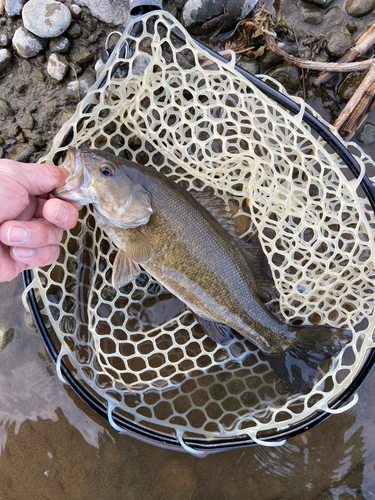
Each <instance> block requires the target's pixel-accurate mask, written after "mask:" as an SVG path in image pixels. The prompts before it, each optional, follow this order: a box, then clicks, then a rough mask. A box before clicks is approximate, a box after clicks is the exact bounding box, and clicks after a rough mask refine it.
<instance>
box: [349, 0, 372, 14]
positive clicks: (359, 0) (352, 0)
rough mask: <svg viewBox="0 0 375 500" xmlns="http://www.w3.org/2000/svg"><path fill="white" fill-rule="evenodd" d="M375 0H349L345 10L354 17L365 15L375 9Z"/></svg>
mask: <svg viewBox="0 0 375 500" xmlns="http://www.w3.org/2000/svg"><path fill="white" fill-rule="evenodd" d="M374 7H375V0H348V1H347V2H346V4H345V10H346V12H347V13H348V14H349V16H352V17H363V16H365V15H366V14H369V13H370V12H372V11H373V10H374Z"/></svg>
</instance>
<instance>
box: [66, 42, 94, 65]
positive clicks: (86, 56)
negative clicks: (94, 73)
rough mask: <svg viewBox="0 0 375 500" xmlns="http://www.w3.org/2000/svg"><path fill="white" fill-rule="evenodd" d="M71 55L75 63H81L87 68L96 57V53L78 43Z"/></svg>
mask: <svg viewBox="0 0 375 500" xmlns="http://www.w3.org/2000/svg"><path fill="white" fill-rule="evenodd" d="M69 56H70V60H71V61H72V62H73V63H76V64H79V65H80V66H81V67H82V68H86V67H87V66H88V65H89V64H90V63H92V62H93V61H94V59H95V53H94V52H93V51H92V50H90V49H88V48H87V47H86V45H81V44H77V45H76V46H75V47H74V48H73V50H72V51H71V52H70V55H69Z"/></svg>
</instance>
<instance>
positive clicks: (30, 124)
mask: <svg viewBox="0 0 375 500" xmlns="http://www.w3.org/2000/svg"><path fill="white" fill-rule="evenodd" d="M34 126H35V120H34V117H33V115H32V114H31V113H25V115H24V116H23V118H22V122H21V127H22V128H23V129H27V130H33V129H34Z"/></svg>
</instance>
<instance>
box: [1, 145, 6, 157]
mask: <svg viewBox="0 0 375 500" xmlns="http://www.w3.org/2000/svg"><path fill="white" fill-rule="evenodd" d="M4 154H5V152H4V148H2V147H0V158H4Z"/></svg>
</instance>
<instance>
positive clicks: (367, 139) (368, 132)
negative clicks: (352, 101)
mask: <svg viewBox="0 0 375 500" xmlns="http://www.w3.org/2000/svg"><path fill="white" fill-rule="evenodd" d="M358 140H359V142H361V143H362V144H364V145H365V146H368V145H369V144H372V143H373V142H375V125H374V124H373V123H370V122H368V123H365V124H364V125H363V127H362V128H361V130H360V131H359V132H358Z"/></svg>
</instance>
